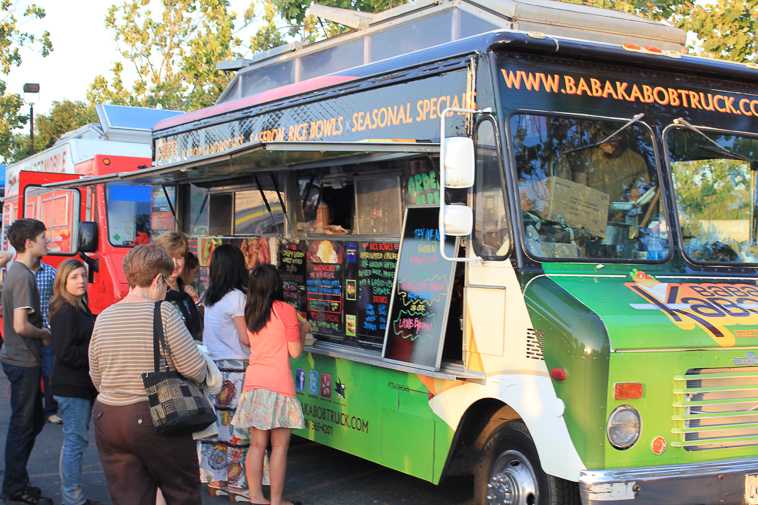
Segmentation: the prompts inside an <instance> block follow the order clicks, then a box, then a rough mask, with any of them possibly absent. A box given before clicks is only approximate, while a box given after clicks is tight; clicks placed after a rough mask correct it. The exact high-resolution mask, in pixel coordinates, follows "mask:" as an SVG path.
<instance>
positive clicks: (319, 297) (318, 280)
mask: <svg viewBox="0 0 758 505" xmlns="http://www.w3.org/2000/svg"><path fill="white" fill-rule="evenodd" d="M344 258H345V249H344V246H343V244H342V243H340V242H337V241H332V240H314V241H311V242H310V243H309V244H308V252H307V262H306V280H305V291H306V298H307V307H308V320H309V321H310V323H311V328H312V330H313V333H314V334H318V335H327V336H334V337H337V338H342V337H343V335H344V328H343V323H342V319H343V314H344V303H345V299H344V294H343V289H342V268H343V266H342V263H343V260H344Z"/></svg>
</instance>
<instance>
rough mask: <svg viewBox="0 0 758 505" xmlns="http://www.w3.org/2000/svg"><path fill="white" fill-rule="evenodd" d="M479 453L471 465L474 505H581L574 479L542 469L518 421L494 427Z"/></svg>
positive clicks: (522, 425)
mask: <svg viewBox="0 0 758 505" xmlns="http://www.w3.org/2000/svg"><path fill="white" fill-rule="evenodd" d="M481 456H482V457H481V459H480V461H479V463H478V464H477V465H476V467H475V468H474V505H580V499H579V488H578V487H577V485H576V484H575V483H573V482H569V481H567V480H563V479H559V478H557V477H553V476H551V475H547V474H546V473H545V472H543V471H542V465H541V464H540V459H539V457H538V456H537V449H536V448H535V447H534V442H533V441H532V437H531V436H530V435H529V431H528V430H527V429H526V426H525V425H524V423H522V422H521V421H511V422H508V423H505V424H503V425H502V426H501V427H500V428H498V429H497V430H495V432H494V433H493V434H492V435H491V436H490V438H489V439H488V440H487V442H486V443H485V445H484V447H483V449H482V453H481Z"/></svg>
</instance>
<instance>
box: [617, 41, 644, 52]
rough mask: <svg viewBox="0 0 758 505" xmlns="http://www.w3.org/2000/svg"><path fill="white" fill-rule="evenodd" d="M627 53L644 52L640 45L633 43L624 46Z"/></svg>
mask: <svg viewBox="0 0 758 505" xmlns="http://www.w3.org/2000/svg"><path fill="white" fill-rule="evenodd" d="M622 47H623V48H624V49H626V50H627V51H640V50H642V47H640V46H639V45H638V44H632V43H631V42H627V43H626V44H624V45H623V46H622Z"/></svg>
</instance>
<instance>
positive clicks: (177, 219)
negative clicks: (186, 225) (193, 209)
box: [161, 184, 182, 230]
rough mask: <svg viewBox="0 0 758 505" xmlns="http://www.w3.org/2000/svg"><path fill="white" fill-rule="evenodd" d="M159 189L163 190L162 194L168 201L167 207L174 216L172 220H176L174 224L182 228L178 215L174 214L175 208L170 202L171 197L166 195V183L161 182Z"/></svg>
mask: <svg viewBox="0 0 758 505" xmlns="http://www.w3.org/2000/svg"><path fill="white" fill-rule="evenodd" d="M161 189H162V190H163V195H164V196H165V197H166V201H167V202H168V208H169V210H170V211H171V215H172V216H174V220H175V221H176V225H177V227H178V228H179V229H180V230H181V229H182V223H181V221H180V220H179V216H177V215H176V209H175V208H174V204H173V203H171V198H170V197H169V196H168V190H167V189H166V185H165V184H161ZM174 194H176V191H174Z"/></svg>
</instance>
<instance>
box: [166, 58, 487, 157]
mask: <svg viewBox="0 0 758 505" xmlns="http://www.w3.org/2000/svg"><path fill="white" fill-rule="evenodd" d="M470 83H471V81H470V75H469V72H468V70H466V69H461V70H456V71H451V72H448V73H445V74H440V75H435V76H432V77H427V78H423V79H417V80H414V81H408V82H403V83H399V84H394V85H389V86H384V87H380V88H373V89H368V90H365V91H357V92H354V93H351V94H345V95H342V96H338V97H335V98H329V99H325V100H320V101H317V102H312V103H308V104H304V105H296V106H293V107H289V108H283V109H279V110H275V111H272V112H267V113H262V114H258V115H256V111H255V110H252V111H251V112H250V116H248V117H244V118H241V119H235V120H232V121H228V122H225V123H221V124H217V125H213V126H207V127H204V128H198V129H196V130H192V131H187V132H183V133H178V134H175V135H169V136H165V137H157V138H155V141H154V142H155V165H156V166H160V165H165V164H167V163H176V162H180V161H184V160H189V159H192V158H197V157H201V156H207V155H210V154H221V153H224V152H227V151H229V150H231V149H234V148H237V147H240V146H242V145H244V144H248V143H261V142H308V141H366V140H377V141H378V140H381V141H417V142H437V141H439V119H440V115H441V114H442V112H443V111H444V110H445V109H446V108H448V107H461V108H474V107H475V105H474V95H473V93H471V92H470V91H469V89H470ZM450 123H451V126H450V128H451V131H452V132H455V131H456V128H457V129H460V128H463V127H464V122H463V121H454V120H453V121H451V122H450Z"/></svg>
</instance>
